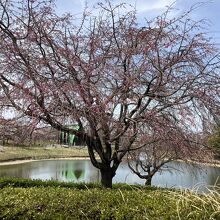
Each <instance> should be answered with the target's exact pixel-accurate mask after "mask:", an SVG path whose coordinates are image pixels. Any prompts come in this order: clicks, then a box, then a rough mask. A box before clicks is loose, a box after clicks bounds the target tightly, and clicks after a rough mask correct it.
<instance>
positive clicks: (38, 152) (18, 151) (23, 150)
mask: <svg viewBox="0 0 220 220" xmlns="http://www.w3.org/2000/svg"><path fill="white" fill-rule="evenodd" d="M65 157H88V152H87V149H86V148H79V147H75V148H61V147H59V148H55V147H53V148H43V147H8V146H7V147H4V148H3V150H2V151H0V162H4V161H13V160H25V159H35V160H36V159H49V158H65Z"/></svg>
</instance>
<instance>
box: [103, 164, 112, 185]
mask: <svg viewBox="0 0 220 220" xmlns="http://www.w3.org/2000/svg"><path fill="white" fill-rule="evenodd" d="M100 172H101V183H102V186H104V187H105V188H112V179H113V175H112V170H111V168H109V169H101V170H100Z"/></svg>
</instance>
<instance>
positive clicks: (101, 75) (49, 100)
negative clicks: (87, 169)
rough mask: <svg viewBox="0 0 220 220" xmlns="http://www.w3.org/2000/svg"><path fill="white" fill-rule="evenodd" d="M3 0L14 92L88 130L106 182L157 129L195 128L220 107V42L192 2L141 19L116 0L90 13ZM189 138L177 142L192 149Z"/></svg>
mask: <svg viewBox="0 0 220 220" xmlns="http://www.w3.org/2000/svg"><path fill="white" fill-rule="evenodd" d="M0 5H1V7H0V17H1V20H0V38H1V43H0V44H1V47H0V58H1V63H0V65H1V68H0V85H1V89H2V92H3V93H4V97H5V99H7V102H8V101H10V103H11V105H13V106H14V108H15V109H16V110H17V111H20V112H22V113H24V114H25V115H27V116H29V117H30V118H37V119H38V120H40V121H43V122H44V123H47V124H50V125H51V126H52V127H54V128H56V129H59V130H63V131H67V132H71V133H73V134H75V135H76V136H79V137H81V138H83V139H84V140H85V143H86V145H87V147H88V152H89V156H90V159H91V162H92V164H93V165H94V166H95V167H96V168H98V169H99V170H100V172H101V182H102V184H103V185H104V186H105V187H111V186H112V178H113V177H114V176H115V174H116V170H117V168H118V166H119V164H120V163H121V161H122V159H123V158H124V157H125V155H126V154H127V153H128V152H131V151H135V150H137V149H138V148H141V147H143V146H148V144H150V143H151V142H152V135H151V132H152V130H153V131H154V132H156V133H157V140H160V139H161V140H163V135H164V129H167V128H170V126H171V127H172V129H171V128H170V129H171V131H172V132H174V133H173V136H174V134H178V135H179V134H182V133H181V132H179V133H178V132H175V131H176V130H182V131H184V133H186V134H189V133H191V132H194V131H196V129H197V127H199V126H200V124H201V122H202V121H203V120H204V119H205V118H207V117H211V116H210V115H211V114H212V113H213V114H215V115H219V109H220V108H219V92H220V89H219V88H220V86H219V85H220V81H219V79H220V78H219V74H218V68H219V67H218V63H219V59H218V58H219V57H218V50H217V49H216V47H215V46H214V45H213V44H212V43H211V41H210V39H208V38H207V37H206V35H205V34H203V33H202V30H203V24H204V23H203V21H200V22H197V21H193V20H191V19H190V12H191V9H190V10H189V11H187V12H185V13H183V14H181V15H179V16H177V17H175V18H170V16H169V12H170V10H171V9H170V8H168V9H167V11H166V12H165V13H164V14H162V15H161V16H158V17H156V18H155V19H153V20H150V21H149V20H145V24H144V25H142V27H140V25H139V24H138V21H137V18H136V11H135V10H131V11H129V10H127V9H126V5H125V4H121V5H113V4H111V3H110V2H109V1H107V2H106V3H105V4H99V5H98V7H97V9H96V14H95V15H94V14H91V13H87V12H86V11H85V12H84V14H83V16H82V18H81V20H79V19H78V18H77V17H76V16H74V15H69V14H66V15H63V16H58V15H57V14H56V13H55V3H54V1H44V0H21V1H12V0H0ZM159 121H161V123H157V122H159ZM71 124H77V125H78V127H79V129H78V130H77V131H76V130H74V129H71V128H70V126H68V125H71ZM143 125H144V126H145V129H144V130H145V131H146V133H145V134H142V131H143V129H141V130H140V128H142V127H143ZM185 137H186V140H187V137H188V136H187V135H185ZM143 141H145V143H144V144H142V143H143ZM171 142H172V145H175V144H176V143H178V137H176V138H175V140H173V139H171V140H170V141H169V142H168V143H169V144H171ZM185 143H186V142H181V146H179V148H178V149H180V150H181V152H190V149H189V147H190V146H189V145H188V144H185ZM198 148H199V146H198ZM198 148H197V149H198ZM191 150H193V148H192V149H191ZM200 152H202V151H200Z"/></svg>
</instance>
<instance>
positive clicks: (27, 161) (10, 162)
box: [0, 156, 90, 166]
mask: <svg viewBox="0 0 220 220" xmlns="http://www.w3.org/2000/svg"><path fill="white" fill-rule="evenodd" d="M42 160H90V158H89V157H83V156H82V157H78V156H77V157H57V158H56V157H51V158H42V159H20V160H10V161H0V166H6V165H16V164H23V163H30V162H36V161H42Z"/></svg>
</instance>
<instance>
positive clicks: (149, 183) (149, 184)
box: [145, 176, 152, 186]
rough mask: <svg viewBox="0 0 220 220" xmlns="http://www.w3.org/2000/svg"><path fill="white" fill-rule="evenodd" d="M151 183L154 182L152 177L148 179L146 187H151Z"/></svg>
mask: <svg viewBox="0 0 220 220" xmlns="http://www.w3.org/2000/svg"><path fill="white" fill-rule="evenodd" d="M151 182H152V176H149V177H147V178H146V181H145V185H146V186H151Z"/></svg>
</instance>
